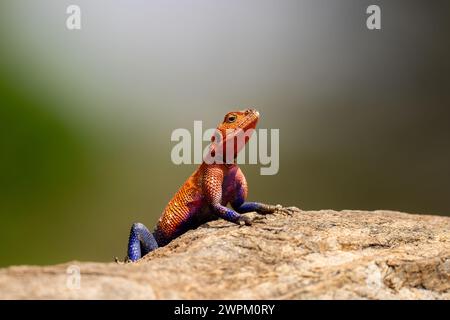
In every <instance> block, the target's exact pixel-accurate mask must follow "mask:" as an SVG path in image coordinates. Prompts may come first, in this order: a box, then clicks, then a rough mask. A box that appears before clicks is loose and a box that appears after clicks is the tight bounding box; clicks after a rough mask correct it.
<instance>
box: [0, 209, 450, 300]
mask: <svg viewBox="0 0 450 320" xmlns="http://www.w3.org/2000/svg"><path fill="white" fill-rule="evenodd" d="M249 215H250V216H251V217H253V218H254V219H255V220H254V223H253V225H252V226H250V227H248V226H242V227H239V226H236V225H233V224H231V223H228V222H226V221H223V220H217V221H213V222H210V223H207V224H205V225H203V226H201V227H200V228H198V229H196V230H191V231H189V232H187V233H186V234H184V235H183V236H181V237H179V238H178V239H176V240H174V241H173V242H171V243H170V244H169V245H168V246H166V247H164V248H159V249H158V250H156V251H154V252H152V253H150V254H149V255H147V256H145V257H144V258H143V259H141V260H140V261H139V262H138V263H135V264H128V265H118V264H116V263H93V262H77V261H72V262H69V263H65V264H61V265H55V266H46V267H34V266H15V267H9V268H5V269H1V270H0V288H1V290H0V298H2V299H10V298H19V299H22V298H26V299H29V298H37V299H55V298H57V299H72V298H77V299H78V298H80V299H93V298H99V299H121V298H125V299H316V298H318V299H361V298H362V299H449V298H450V218H449V217H439V216H431V215H412V214H406V213H400V212H393V211H373V212H367V211H350V210H345V211H332V210H321V211H301V210H299V211H298V212H296V213H294V214H293V215H291V216H288V215H283V214H279V213H278V214H273V215H267V216H259V215H255V214H253V213H251V214H249ZM70 265H77V266H79V268H80V270H81V282H80V284H81V286H80V288H79V289H73V288H72V289H71V288H68V287H67V279H68V275H67V273H66V271H67V268H68V266H70Z"/></svg>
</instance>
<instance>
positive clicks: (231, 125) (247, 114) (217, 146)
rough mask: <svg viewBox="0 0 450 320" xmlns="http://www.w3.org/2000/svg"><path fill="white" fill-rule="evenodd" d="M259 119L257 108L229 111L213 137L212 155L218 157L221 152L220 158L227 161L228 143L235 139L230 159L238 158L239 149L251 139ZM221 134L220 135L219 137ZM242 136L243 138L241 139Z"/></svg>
mask: <svg viewBox="0 0 450 320" xmlns="http://www.w3.org/2000/svg"><path fill="white" fill-rule="evenodd" d="M258 120H259V112H258V111H256V110H255V109H247V110H243V111H232V112H228V113H227V114H226V115H225V118H224V119H223V122H222V123H220V124H219V125H218V126H217V129H216V134H215V135H214V136H213V137H212V138H211V141H212V142H213V143H212V145H211V153H212V154H211V155H212V156H213V157H216V153H218V152H220V158H223V159H224V161H225V155H226V150H227V143H228V145H230V142H231V141H233V145H234V148H233V149H232V150H230V151H232V153H233V154H232V155H230V159H234V158H236V156H237V154H238V153H239V151H240V150H241V149H242V148H243V147H244V146H245V144H246V143H247V142H248V140H249V139H250V136H251V134H252V132H253V130H254V129H255V127H256V124H257V123H258ZM218 135H219V137H218ZM241 137H242V139H240V138H241Z"/></svg>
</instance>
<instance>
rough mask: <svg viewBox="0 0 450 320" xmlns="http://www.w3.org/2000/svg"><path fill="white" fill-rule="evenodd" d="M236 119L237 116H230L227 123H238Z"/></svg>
mask: <svg viewBox="0 0 450 320" xmlns="http://www.w3.org/2000/svg"><path fill="white" fill-rule="evenodd" d="M236 119H237V117H236V115H235V114H230V115H229V116H228V117H227V118H226V120H225V121H226V122H228V123H233V122H235V121H236Z"/></svg>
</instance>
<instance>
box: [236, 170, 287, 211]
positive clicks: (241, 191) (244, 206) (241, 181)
mask: <svg viewBox="0 0 450 320" xmlns="http://www.w3.org/2000/svg"><path fill="white" fill-rule="evenodd" d="M234 179H235V188H234V195H233V197H232V201H231V206H232V207H233V209H235V210H236V211H237V212H239V213H247V212H252V211H255V212H257V213H259V214H269V213H274V212H275V211H279V212H284V213H287V214H292V212H293V211H295V209H296V208H294V207H283V206H282V205H280V204H277V205H272V204H265V203H261V202H245V200H246V198H247V193H248V186H247V181H246V179H245V176H244V174H243V173H242V171H241V169H240V168H238V169H237V171H236V175H235V177H234Z"/></svg>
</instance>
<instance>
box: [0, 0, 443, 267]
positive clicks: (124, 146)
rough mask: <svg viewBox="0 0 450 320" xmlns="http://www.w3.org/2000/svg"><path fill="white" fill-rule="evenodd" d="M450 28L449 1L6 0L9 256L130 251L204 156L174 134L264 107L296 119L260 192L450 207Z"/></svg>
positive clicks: (3, 86) (0, 174) (5, 258)
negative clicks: (371, 14)
mask: <svg viewBox="0 0 450 320" xmlns="http://www.w3.org/2000/svg"><path fill="white" fill-rule="evenodd" d="M69 4H78V5H79V6H80V7H81V10H82V30H79V31H69V30H67V29H66V27H65V20H66V18H67V15H66V13H65V11H66V8H67V6H68V5H69ZM369 4H379V5H380V6H381V9H382V30H380V31H369V30H367V28H366V27H365V19H366V17H367V15H366V13H365V10H366V8H367V6H368V5H369ZM448 39H450V3H449V2H448V1H439V0H437V1H432V2H431V1H425V0H423V1H416V0H408V1H407V0H405V1H400V0H399V1H361V0H353V1H334V0H328V1H325V0H309V1H298V0H297V1H288V0H285V1H275V0H271V1H262V0H258V1H256V0H255V1H242V0H239V1H237V0H231V1H207V0H203V1H175V0H164V1H163V0H160V1H143V0H142V1H137V0H134V1H113V0H109V1H106V0H105V1H97V0H96V1H87V0H86V1H81V0H75V1H50V0H49V1H44V0H39V1H25V0H3V1H2V2H1V4H0V40H1V42H0V57H1V59H0V133H1V135H0V148H1V149H0V226H1V230H0V266H6V265H12V264H48V263H58V262H62V261H66V260H73V259H77V260H95V261H112V258H113V256H119V257H123V256H124V255H125V251H126V243H127V237H128V232H129V227H130V225H131V223H132V222H135V221H140V222H143V223H145V224H146V225H147V226H149V227H152V226H153V225H154V224H155V222H156V220H157V218H158V217H159V215H160V213H161V211H162V210H163V208H164V206H165V205H166V203H167V201H168V200H169V199H170V198H171V197H172V195H173V194H174V193H175V192H176V190H177V188H178V187H179V186H180V185H181V183H182V182H183V181H184V180H185V179H186V178H187V177H188V176H189V175H190V174H191V173H192V171H193V170H194V168H195V167H196V166H195V165H181V166H176V165H174V164H172V162H171V160H170V151H171V148H172V147H173V145H174V144H173V143H172V142H171V141H170V134H171V132H172V130H174V129H175V128H188V129H190V128H192V125H193V121H194V120H204V127H205V128H206V127H214V126H215V125H216V124H217V123H218V122H219V121H221V120H222V118H223V115H224V114H225V113H226V112H227V111H229V110H233V109H242V108H245V107H250V106H253V107H256V108H257V109H258V110H259V111H260V113H261V115H262V118H261V121H260V125H259V127H260V128H279V129H280V171H279V173H278V174H277V175H275V176H260V175H259V166H257V165H246V166H244V168H243V170H244V172H245V173H246V175H247V180H248V181H249V185H250V199H251V200H259V201H263V202H267V203H283V204H286V205H297V206H299V207H301V208H303V209H326V208H332V209H367V210H372V209H392V210H401V211H407V212H413V213H431V214H441V215H450V197H449V191H450V179H449V178H450V125H449V119H450V59H449V58H450V50H449V49H450V42H449V40H448Z"/></svg>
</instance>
